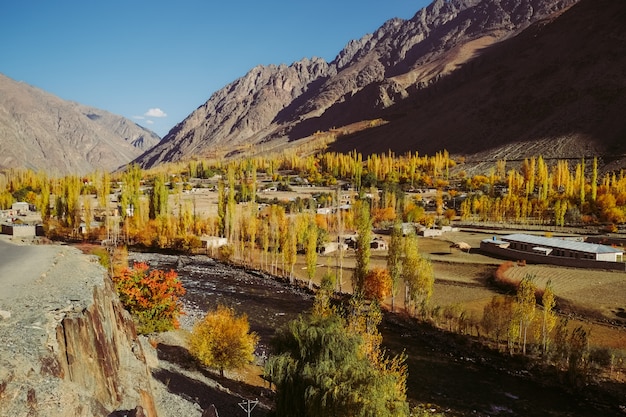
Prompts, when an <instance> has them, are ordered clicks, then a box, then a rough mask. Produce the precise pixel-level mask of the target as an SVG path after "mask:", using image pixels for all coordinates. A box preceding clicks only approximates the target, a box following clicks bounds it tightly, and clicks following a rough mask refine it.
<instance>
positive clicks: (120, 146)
mask: <svg viewBox="0 0 626 417" xmlns="http://www.w3.org/2000/svg"><path fill="white" fill-rule="evenodd" d="M158 141H159V137H158V136H157V135H156V134H155V133H153V132H151V131H149V130H147V129H144V128H142V127H141V126H139V125H137V124H135V123H133V122H131V121H130V120H128V119H125V118H123V117H121V116H116V115H113V114H111V113H108V112H105V111H103V110H99V109H95V108H92V107H87V106H83V105H81V104H78V103H73V102H69V101H65V100H62V99H60V98H58V97H56V96H54V95H52V94H49V93H46V92H44V91H42V90H40V89H38V88H35V87H32V86H30V85H28V84H25V83H21V82H17V81H14V80H12V79H10V78H8V77H5V76H4V75H2V74H0V169H3V168H13V167H23V168H30V169H33V170H46V171H47V172H49V173H51V174H58V175H62V174H70V173H72V174H85V173H88V172H92V171H95V170H97V169H103V170H113V169H116V168H118V167H119V166H121V165H124V164H127V163H129V162H130V161H132V160H133V159H134V158H136V157H137V156H139V155H140V154H141V153H142V152H143V151H145V150H146V149H148V148H149V147H151V146H153V145H155V144H157V143H158Z"/></svg>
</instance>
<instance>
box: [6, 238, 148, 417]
mask: <svg viewBox="0 0 626 417" xmlns="http://www.w3.org/2000/svg"><path fill="white" fill-rule="evenodd" d="M0 246H1V248H0V249H2V251H1V252H2V254H1V255H0V256H1V257H2V261H3V262H2V266H0V285H2V287H3V292H2V293H0V310H2V311H3V312H4V313H5V314H3V315H2V317H1V318H0V416H1V417H12V416H18V415H28V416H42V417H43V416H45V417H57V416H58V417H61V416H63V417H65V416H85V417H93V416H103V417H104V416H109V415H121V414H119V412H117V411H116V410H135V413H137V410H140V411H141V412H143V413H144V415H146V416H151V417H155V416H156V414H157V410H156V407H155V400H154V397H153V391H152V387H151V384H152V383H153V381H152V379H151V375H150V371H149V369H148V366H147V365H146V360H145V357H144V352H143V348H142V344H141V343H140V341H139V340H138V337H137V334H136V332H135V327H134V324H133V322H132V319H131V317H130V315H129V314H128V313H127V312H126V311H125V310H124V309H123V307H122V305H121V303H120V301H119V299H118V298H117V296H116V294H115V292H114V289H113V287H112V283H111V282H110V280H109V278H108V277H107V275H106V271H105V270H104V269H103V268H102V267H101V266H100V265H99V264H98V263H97V262H96V261H95V260H94V258H93V257H91V256H86V255H82V254H80V253H78V251H77V250H76V249H73V248H70V247H66V246H56V245H50V246H17V245H13V244H10V243H7V242H6V241H2V240H0ZM35 260H36V261H35ZM137 415H140V414H137Z"/></svg>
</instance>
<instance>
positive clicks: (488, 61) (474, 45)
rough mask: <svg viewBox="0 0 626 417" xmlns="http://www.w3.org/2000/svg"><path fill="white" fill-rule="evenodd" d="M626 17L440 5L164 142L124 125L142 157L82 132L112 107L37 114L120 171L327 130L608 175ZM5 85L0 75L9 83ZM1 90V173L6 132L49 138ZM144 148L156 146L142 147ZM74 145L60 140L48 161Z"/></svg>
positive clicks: (620, 137)
mask: <svg viewBox="0 0 626 417" xmlns="http://www.w3.org/2000/svg"><path fill="white" fill-rule="evenodd" d="M624 22H626V2H625V1H623V0H435V1H434V2H433V3H431V4H430V5H429V6H428V7H426V8H424V9H422V10H420V11H418V12H417V13H416V14H415V16H414V17H413V18H411V19H407V20H403V19H392V20H389V21H387V22H385V23H384V24H383V25H382V26H381V27H380V28H379V29H377V30H376V31H375V32H373V33H371V34H367V35H365V36H363V37H362V38H361V39H358V40H354V41H351V42H349V43H348V44H347V45H346V47H345V48H344V49H343V50H341V51H340V52H339V53H338V55H337V56H336V58H335V59H334V60H333V61H332V62H326V61H325V60H323V59H321V58H315V57H313V58H305V59H302V60H301V61H298V62H295V63H293V64H291V65H284V64H283V65H268V66H257V67H254V68H252V69H251V70H250V71H249V72H248V73H247V74H246V75H244V76H243V77H241V78H239V79H236V80H235V81H233V82H232V83H230V84H228V85H226V86H225V87H224V88H222V89H220V90H218V91H216V92H215V93H214V94H213V95H212V96H211V97H210V98H209V99H208V100H207V101H206V102H205V103H204V104H203V105H201V106H200V107H198V108H197V109H196V110H195V111H194V112H192V113H191V114H190V115H189V116H188V117H187V118H186V119H185V120H183V121H181V122H180V123H178V124H177V125H176V126H175V127H174V128H173V129H172V130H171V131H170V132H169V133H168V134H167V135H166V136H165V137H164V138H163V139H162V140H161V141H158V138H157V137H155V136H153V134H150V135H149V134H148V133H150V132H147V131H145V130H144V129H143V128H140V127H138V126H136V125H135V126H136V127H137V128H138V129H139V132H137V133H135V132H136V131H133V133H132V134H131V133H129V132H130V131H126V132H120V131H119V129H118V130H116V132H117V133H116V134H115V136H116V137H118V138H120V137H121V138H122V139H123V142H124V144H125V146H124V147H121V146H120V147H114V149H115V150H116V151H117V150H121V149H127V148H131V150H132V151H135V152H137V150H143V153H142V154H141V155H138V154H135V155H134V156H132V155H131V153H132V152H129V153H128V154H125V155H124V157H123V158H120V159H116V160H115V162H113V161H112V160H113V159H114V158H112V157H113V154H115V152H113V151H111V150H110V148H107V147H106V146H104V147H103V148H102V149H105V150H100V149H101V147H100V146H98V147H96V146H95V145H94V144H93V143H92V142H89V144H86V143H85V142H84V141H85V140H86V139H85V138H87V137H89V138H93V137H95V136H97V137H98V138H100V137H102V138H104V136H103V135H104V134H103V133H102V132H101V131H99V132H100V133H99V134H98V135H99V136H98V135H94V134H92V133H84V132H83V133H82V134H80V135H79V136H77V137H75V136H71V135H70V133H71V132H78V131H80V129H78V128H70V125H73V126H76V125H80V126H81V128H82V127H84V126H92V127H93V128H96V127H97V128H98V129H104V127H103V121H104V120H105V119H109V118H108V117H105V116H104V114H105V113H104V112H101V111H100V112H98V111H96V110H94V109H87V108H84V107H82V106H80V105H77V104H75V103H71V104H66V106H61V105H60V104H58V103H57V104H55V105H56V106H60V107H58V108H63V109H66V108H67V109H68V110H64V111H68V112H69V109H72V111H73V113H72V114H75V115H76V116H75V118H70V117H69V116H63V117H59V116H58V115H59V114H60V113H59V110H57V107H54V106H53V105H49V104H46V105H47V106H48V107H47V108H48V109H49V111H46V108H44V107H38V108H37V110H36V111H32V112H33V113H35V114H37V115H38V116H37V119H36V120H35V121H37V122H41V123H43V121H42V120H39V119H44V118H45V119H46V120H47V122H48V123H49V126H52V128H50V127H48V129H49V130H50V129H52V130H53V131H54V130H55V129H56V131H57V132H63V135H66V136H69V137H72V138H73V139H72V142H71V143H72V145H71V146H70V147H72V148H73V149H72V150H73V151H75V154H74V155H73V156H72V157H71V158H70V157H66V159H67V160H68V161H64V162H65V166H67V167H68V168H69V167H71V168H74V169H77V168H80V169H88V168H89V167H90V166H94V165H97V163H99V162H101V161H102V162H104V161H105V160H107V161H108V160H109V158H110V160H111V161H110V162H107V165H106V167H107V168H110V167H114V166H115V165H116V164H120V165H121V164H123V163H126V162H128V161H129V160H132V159H134V161H135V162H136V163H138V164H140V165H141V166H142V167H144V168H150V167H154V166H156V165H159V164H162V163H166V162H176V161H184V160H188V159H200V158H211V157H227V156H229V155H236V154H238V153H246V154H249V155H252V154H254V153H260V152H268V151H271V150H273V151H276V150H281V149H287V148H290V147H292V148H294V149H296V148H297V147H298V146H299V145H301V144H303V143H307V141H309V140H311V138H313V137H315V135H316V133H319V132H328V131H331V132H334V134H335V135H336V136H337V139H336V140H335V141H334V142H332V143H330V145H328V149H329V150H332V151H339V152H347V151H351V150H357V151H359V152H362V153H363V154H365V155H367V154H371V153H380V152H387V151H389V150H391V151H394V152H396V153H397V154H400V153H404V152H406V151H413V152H419V153H420V154H422V155H423V154H428V155H432V154H434V153H435V152H438V151H442V150H444V149H445V150H447V151H448V152H449V153H450V154H451V155H452V156H457V157H461V156H462V157H463V158H464V160H465V161H466V163H468V164H470V163H471V164H474V166H478V167H480V166H481V163H483V162H487V163H488V164H492V162H493V161H495V160H498V159H507V160H519V159H523V158H526V157H530V156H537V155H542V156H544V157H545V158H581V157H587V158H589V157H592V156H600V157H601V164H602V166H604V168H605V169H618V168H623V167H626V158H623V157H622V155H624V154H625V153H626V118H624V117H623V113H624V110H626V54H625V53H624V51H626V25H625V24H624ZM6 83H7V81H6V79H4V78H0V88H4V87H3V85H4V84H6ZM39 93H41V92H39ZM29 94H30V90H29ZM33 94H34V93H33ZM4 95H5V94H4V93H2V96H4ZM2 96H0V134H4V135H3V136H0V149H2V150H3V153H2V155H3V156H4V160H2V159H0V166H3V165H7V164H8V163H9V162H11V161H13V162H18V161H19V160H20V159H19V158H20V155H18V154H16V152H14V153H13V154H10V153H8V152H4V150H5V149H7V146H6V145H3V144H2V139H1V138H2V137H5V138H6V137H15V138H19V140H21V141H24V143H25V145H24V147H22V148H20V149H31V148H33V147H35V148H37V147H39V148H45V146H43V140H42V139H39V140H37V138H40V137H41V134H39V133H37V134H34V133H33V132H30V131H28V129H31V130H32V127H30V124H32V123H34V122H31V121H29V122H28V124H27V123H26V122H25V120H26V118H25V117H26V116H25V115H24V114H22V113H20V114H17V113H16V112H15V111H14V112H13V113H11V112H10V111H9V112H8V113H9V116H8V117H9V119H10V120H11V123H13V124H14V125H15V124H16V123H17V122H15V120H16V119H17V120H18V121H19V120H23V121H22V122H21V123H22V124H21V125H19V126H20V127H19V129H18V128H16V127H14V126H13V125H11V123H8V124H7V122H6V119H7V115H6V113H7V112H6V104H5V102H3V101H2V100H3V99H2V98H1V97H2ZM37 101H39V102H41V101H46V103H52V102H53V100H51V99H49V98H48V99H46V100H41V99H40V100H37ZM36 104H37V103H32V106H35V105H36ZM29 105H30V104H29ZM42 106H43V105H42ZM29 112H31V110H29ZM44 116H45V117H44ZM20 117H21V119H20ZM11 118H12V119H11ZM111 120H113V119H111ZM120 123H121V122H120ZM112 125H114V123H110V124H108V126H109V128H108V129H113V127H112ZM132 125H134V124H133V123H132V122H130V121H125V122H124V126H127V127H128V126H132ZM7 126H8V127H7ZM120 126H121V125H120ZM11 128H12V129H13V130H11ZM129 128H130V127H129ZM20 129H21V130H20ZM7 132H8V133H7ZM24 132H28V134H25V133H24ZM142 132H143V133H142ZM107 137H108V136H107ZM78 138H80V140H82V142H81V141H79V139H78ZM133 140H139V141H140V142H142V143H141V145H143V148H141V147H132V146H131V145H132V142H133ZM13 141H14V142H15V140H13ZM112 141H113V139H107V140H104V142H105V143H107V142H111V143H112ZM116 143H117V142H116ZM152 145H154V146H152ZM90 146H91V147H90ZM66 147H67V146H66V145H63V144H62V143H61V142H59V141H57V142H55V145H54V146H52V147H50V146H48V147H47V148H45V149H44V151H42V152H41V154H42V155H45V154H46V152H50V153H52V152H56V153H59V152H62V151H63V150H64V149H66ZM21 152H22V154H23V153H24V152H25V151H21ZM140 152H141V151H140ZM79 154H86V155H90V159H89V161H90V162H79V160H78V159H77V161H76V162H75V164H80V165H79V166H78V165H77V166H76V167H73V166H70V161H69V159H74V158H79ZM68 155H69V154H68ZM118 156H119V155H118ZM7 158H13V159H11V160H10V161H8V160H7ZM125 158H127V159H126V161H125V162H124V160H125ZM61 161H63V159H61ZM120 161H122V162H120ZM29 162H30V163H31V164H32V163H33V158H29Z"/></svg>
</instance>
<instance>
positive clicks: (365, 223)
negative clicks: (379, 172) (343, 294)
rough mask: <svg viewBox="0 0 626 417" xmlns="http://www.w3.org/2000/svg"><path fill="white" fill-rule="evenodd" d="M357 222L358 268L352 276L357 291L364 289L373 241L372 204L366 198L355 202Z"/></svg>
mask: <svg viewBox="0 0 626 417" xmlns="http://www.w3.org/2000/svg"><path fill="white" fill-rule="evenodd" d="M355 222H356V229H357V240H356V245H357V248H356V268H355V269H354V275H353V277H352V287H353V289H354V291H355V292H360V291H362V290H363V282H364V280H365V276H366V275H367V273H368V272H369V264H370V256H371V248H370V243H371V241H372V219H371V218H370V206H369V204H368V202H367V201H366V200H360V201H358V202H357V203H356V204H355Z"/></svg>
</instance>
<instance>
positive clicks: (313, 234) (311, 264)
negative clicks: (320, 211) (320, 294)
mask: <svg viewBox="0 0 626 417" xmlns="http://www.w3.org/2000/svg"><path fill="white" fill-rule="evenodd" d="M317 234H318V232H317V224H316V223H315V217H314V216H310V217H309V224H308V227H307V233H306V244H305V247H304V251H305V256H306V274H307V278H308V279H309V288H312V287H313V278H314V277H315V270H316V269H317Z"/></svg>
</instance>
